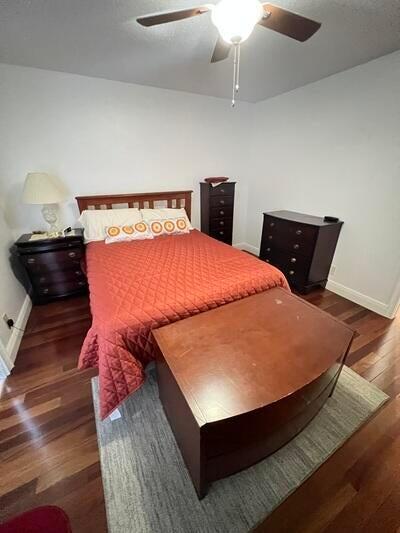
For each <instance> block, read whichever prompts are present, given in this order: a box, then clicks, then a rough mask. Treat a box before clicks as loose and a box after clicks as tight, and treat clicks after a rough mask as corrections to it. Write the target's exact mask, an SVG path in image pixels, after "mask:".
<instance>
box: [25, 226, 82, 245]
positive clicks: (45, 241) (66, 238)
mask: <svg viewBox="0 0 400 533" xmlns="http://www.w3.org/2000/svg"><path fill="white" fill-rule="evenodd" d="M31 235H32V233H25V234H24V235H21V237H20V238H19V239H18V240H17V241H16V243H15V244H16V246H18V247H21V248H24V247H32V246H33V247H35V246H37V247H40V246H42V245H46V246H48V245H52V244H54V245H56V244H60V243H63V242H71V241H74V240H75V241H82V240H83V229H81V228H76V229H73V230H72V231H71V232H69V233H67V234H66V235H61V236H59V237H51V238H46V237H43V238H42V239H39V238H38V239H35V240H30V238H31Z"/></svg>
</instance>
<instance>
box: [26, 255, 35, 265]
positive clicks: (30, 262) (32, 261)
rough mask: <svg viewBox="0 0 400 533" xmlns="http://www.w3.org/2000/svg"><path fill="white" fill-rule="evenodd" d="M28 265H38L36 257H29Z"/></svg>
mask: <svg viewBox="0 0 400 533" xmlns="http://www.w3.org/2000/svg"><path fill="white" fill-rule="evenodd" d="M28 263H29V264H30V265H33V264H34V263H36V259H35V258H34V257H29V259H28Z"/></svg>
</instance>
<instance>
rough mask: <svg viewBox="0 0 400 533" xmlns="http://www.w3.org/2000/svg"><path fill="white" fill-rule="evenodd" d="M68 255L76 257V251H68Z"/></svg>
mask: <svg viewBox="0 0 400 533" xmlns="http://www.w3.org/2000/svg"><path fill="white" fill-rule="evenodd" d="M68 257H76V252H68Z"/></svg>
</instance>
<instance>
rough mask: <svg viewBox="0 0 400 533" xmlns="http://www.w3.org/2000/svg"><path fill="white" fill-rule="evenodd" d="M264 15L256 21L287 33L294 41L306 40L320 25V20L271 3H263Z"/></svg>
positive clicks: (279, 31) (266, 26)
mask: <svg viewBox="0 0 400 533" xmlns="http://www.w3.org/2000/svg"><path fill="white" fill-rule="evenodd" d="M263 8H264V12H265V16H264V17H263V18H262V19H261V20H260V21H259V22H258V24H260V25H261V26H264V28H268V29H270V30H274V31H277V32H278V33H282V34H283V35H287V36H288V37H291V38H292V39H296V41H301V42H304V41H307V39H309V38H310V37H311V36H312V35H314V33H315V32H316V31H317V30H319V28H320V27H321V23H320V22H315V20H311V19H308V18H306V17H302V16H301V15H297V14H296V13H292V12H291V11H286V9H282V8H281V7H278V6H274V5H272V4H263Z"/></svg>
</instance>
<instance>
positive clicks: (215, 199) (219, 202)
mask: <svg viewBox="0 0 400 533" xmlns="http://www.w3.org/2000/svg"><path fill="white" fill-rule="evenodd" d="M210 205H211V207H227V206H233V196H211V198H210Z"/></svg>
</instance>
